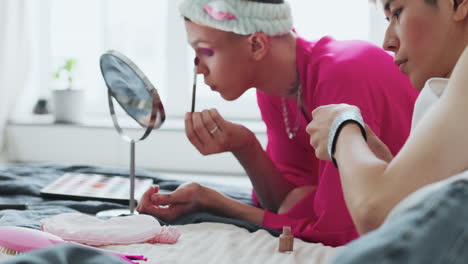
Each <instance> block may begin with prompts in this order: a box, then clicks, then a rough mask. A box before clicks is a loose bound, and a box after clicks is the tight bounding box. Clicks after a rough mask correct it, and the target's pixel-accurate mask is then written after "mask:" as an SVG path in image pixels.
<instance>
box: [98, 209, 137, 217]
mask: <svg viewBox="0 0 468 264" xmlns="http://www.w3.org/2000/svg"><path fill="white" fill-rule="evenodd" d="M137 214H139V213H138V212H137V211H136V210H134V211H133V213H131V212H130V210H129V209H112V210H105V211H101V212H98V213H97V214H96V216H97V217H116V216H129V215H137Z"/></svg>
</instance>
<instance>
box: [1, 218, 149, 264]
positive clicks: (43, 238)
mask: <svg viewBox="0 0 468 264" xmlns="http://www.w3.org/2000/svg"><path fill="white" fill-rule="evenodd" d="M61 243H70V244H73V245H78V246H81V247H86V248H92V249H95V250H98V251H101V252H105V253H108V254H111V255H114V256H117V257H120V258H121V259H123V260H125V261H127V262H129V263H132V264H138V263H137V262H134V261H132V260H144V261H146V260H148V259H147V258H145V257H144V256H141V255H129V254H123V253H118V252H115V251H111V250H106V249H100V248H95V247H91V246H86V245H83V244H79V243H76V242H72V241H65V240H63V239H62V238H60V237H58V236H56V235H53V234H50V233H47V232H43V231H39V230H35V229H31V228H25V227H16V226H1V227H0V253H3V254H7V255H18V254H21V253H23V252H27V251H30V250H36V249H41V248H46V247H50V246H53V245H56V244H61Z"/></svg>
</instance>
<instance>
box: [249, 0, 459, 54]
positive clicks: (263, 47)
mask: <svg viewBox="0 0 468 264" xmlns="http://www.w3.org/2000/svg"><path fill="white" fill-rule="evenodd" d="M467 1H468V0H467ZM249 44H250V47H251V48H250V51H251V53H252V57H253V58H254V60H257V61H258V60H261V59H263V58H264V57H265V56H266V54H267V53H268V50H269V49H270V39H269V38H268V36H267V35H266V34H265V33H254V34H252V35H251V36H250V37H249Z"/></svg>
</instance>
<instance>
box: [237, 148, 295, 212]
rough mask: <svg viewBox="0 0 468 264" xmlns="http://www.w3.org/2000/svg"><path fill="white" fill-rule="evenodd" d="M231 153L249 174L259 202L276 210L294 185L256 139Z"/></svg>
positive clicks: (272, 210)
mask: <svg viewBox="0 0 468 264" xmlns="http://www.w3.org/2000/svg"><path fill="white" fill-rule="evenodd" d="M233 154H234V156H235V157H236V158H237V160H239V162H240V163H241V164H242V166H243V167H244V169H245V171H246V172H247V174H248V175H249V177H250V180H251V182H252V185H253V187H254V190H255V192H256V194H257V197H258V199H259V201H260V204H261V205H262V206H263V207H264V208H267V209H268V210H270V211H271V212H277V210H278V208H279V207H280V206H281V204H282V202H283V201H284V199H285V197H286V195H287V194H288V193H289V192H290V191H291V190H292V189H293V188H294V186H293V185H291V184H290V183H289V182H288V181H287V180H286V179H285V177H283V175H282V174H281V172H280V171H279V170H278V168H277V167H276V165H275V164H274V163H273V162H272V161H271V159H270V157H269V156H268V155H267V154H266V152H265V151H264V150H263V148H262V146H261V145H260V143H259V142H258V140H256V139H255V141H254V143H252V144H248V145H247V146H246V147H245V148H244V149H242V150H240V151H237V152H233Z"/></svg>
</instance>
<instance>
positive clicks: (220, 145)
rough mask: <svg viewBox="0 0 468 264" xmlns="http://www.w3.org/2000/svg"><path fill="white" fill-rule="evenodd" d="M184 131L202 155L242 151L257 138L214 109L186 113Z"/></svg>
mask: <svg viewBox="0 0 468 264" xmlns="http://www.w3.org/2000/svg"><path fill="white" fill-rule="evenodd" d="M185 133H186V135H187V137H188V139H189V140H190V142H191V143H192V144H193V145H194V146H195V147H196V148H197V149H198V151H199V152H200V153H201V154H203V155H210V154H215V153H222V152H238V151H243V150H244V149H245V148H247V147H249V146H251V145H253V144H254V143H255V142H256V140H257V139H256V137H255V135H254V133H253V132H252V131H250V130H249V129H247V128H246V127H245V126H243V125H239V124H235V123H232V122H229V121H226V120H225V119H223V118H222V117H221V115H220V114H219V113H218V111H217V110H216V109H210V110H204V111H203V112H195V113H187V114H186V115H185Z"/></svg>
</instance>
